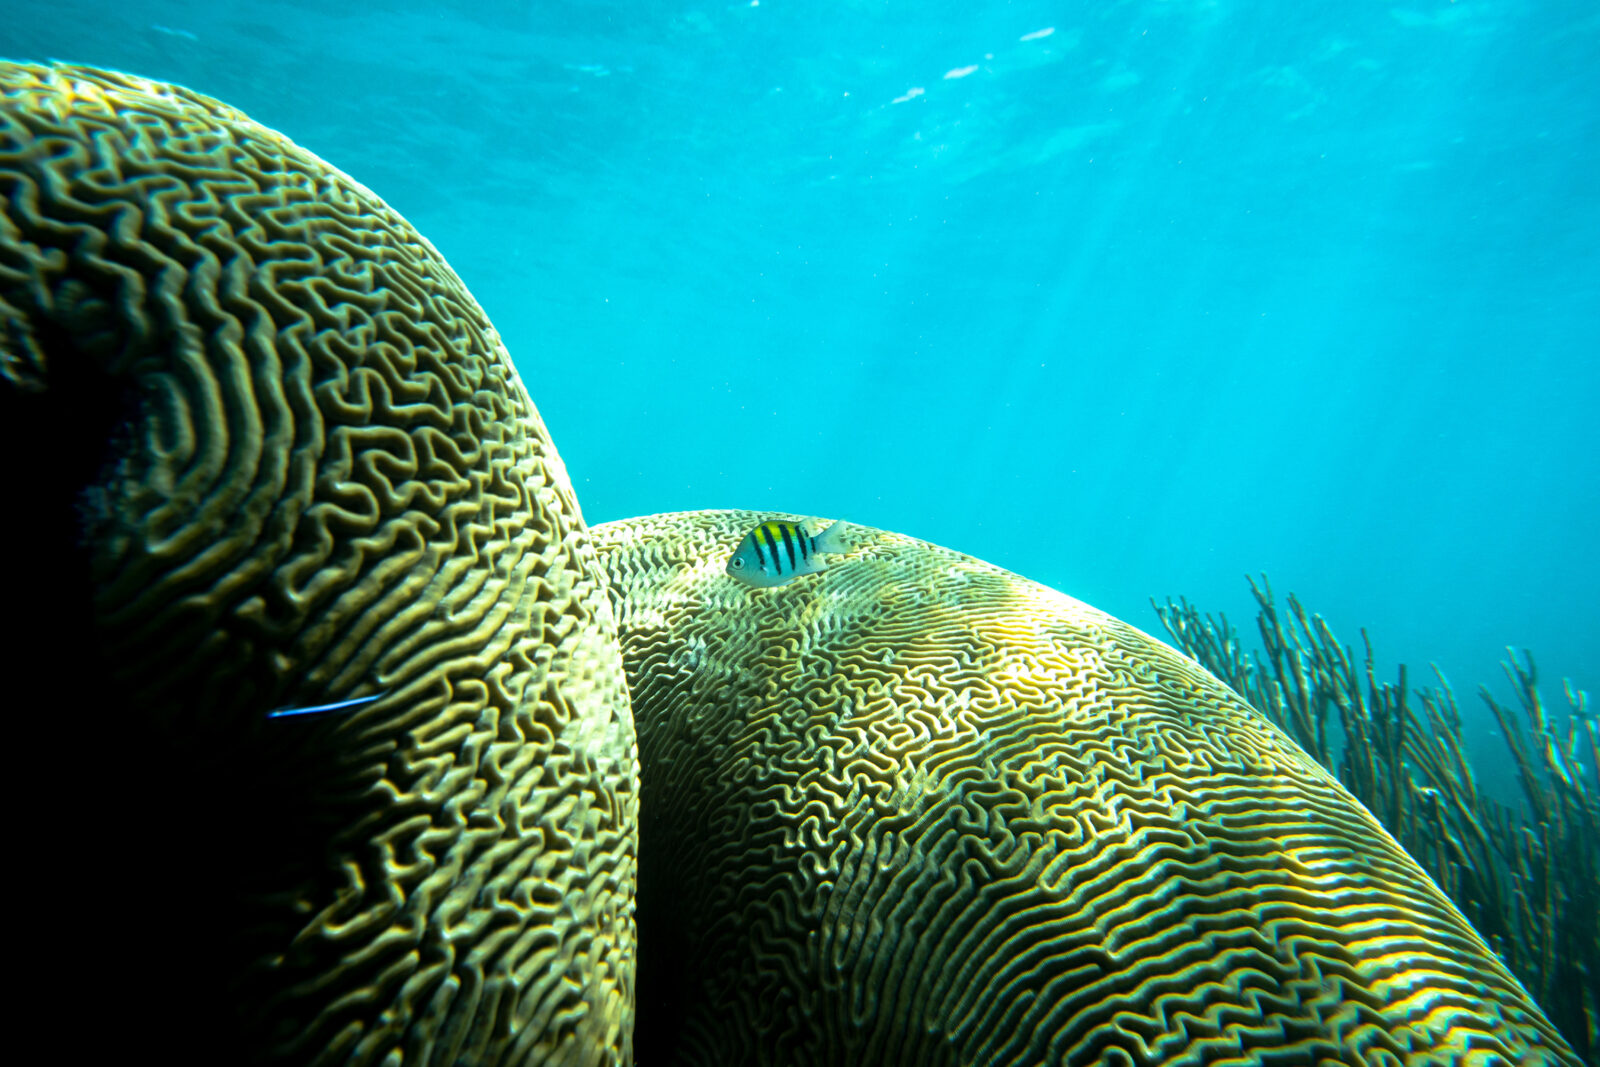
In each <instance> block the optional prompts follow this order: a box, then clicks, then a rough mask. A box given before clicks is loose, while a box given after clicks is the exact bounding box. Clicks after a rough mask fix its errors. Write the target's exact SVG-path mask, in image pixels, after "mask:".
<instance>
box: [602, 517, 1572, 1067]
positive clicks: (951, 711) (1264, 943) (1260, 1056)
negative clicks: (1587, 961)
mask: <svg viewBox="0 0 1600 1067" xmlns="http://www.w3.org/2000/svg"><path fill="white" fill-rule="evenodd" d="M773 517H774V516H771V515H768V514H759V513H754V512H741V511H707V512H688V513H682V514H673V515H657V516H650V517H646V518H640V519H633V520H628V521H625V522H615V523H605V524H602V525H600V526H597V527H596V528H595V529H594V536H595V538H596V541H597V543H598V544H599V546H600V551H601V557H602V559H603V561H604V564H605V567H606V570H607V572H608V573H609V575H610V577H611V582H612V595H613V599H614V602H615V604H616V606H617V611H618V625H619V628H620V633H621V639H622V647H623V656H624V662H625V664H626V667H627V672H628V679H629V684H630V686H631V688H632V692H633V702H634V703H633V707H634V713H635V716H636V721H637V724H638V731H639V742H640V752H641V759H642V766H643V769H644V773H643V782H642V790H643V793H642V798H643V803H644V810H645V816H644V822H643V841H644V852H643V865H642V867H641V874H640V896H641V923H642V926H643V928H644V929H645V931H646V945H647V948H646V959H645V968H644V970H643V971H641V975H642V977H641V987H640V988H641V1012H646V1011H652V1012H653V1011H654V1008H653V1007H652V1005H653V1004H654V1002H655V1001H656V1000H657V998H660V999H662V1000H663V1001H665V1002H667V1003H669V1004H671V1005H672V1008H673V1010H672V1011H671V1012H668V1013H666V1018H664V1019H660V1020H659V1021H658V1019H657V1017H656V1016H655V1015H654V1014H651V1015H648V1016H642V1018H643V1019H645V1020H647V1026H646V1027H642V1029H641V1038H640V1040H641V1041H642V1042H645V1041H647V1042H649V1045H648V1047H649V1048H651V1049H661V1050H662V1051H663V1052H669V1053H670V1055H669V1056H665V1057H664V1058H667V1059H669V1061H670V1062H675V1063H683V1064H696V1065H710V1064H746V1063H783V1064H816V1065H822V1064H884V1065H890V1064H909V1063H917V1064H961V1065H973V1064H995V1065H998V1064H1011V1065H1018V1067H1021V1065H1042V1064H1058V1063H1066V1064H1095V1063H1124V1064H1158V1063H1159V1064H1190V1063H1193V1064H1199V1063H1218V1062H1227V1063H1252V1062H1254V1063H1268V1062H1270V1063H1283V1064H1312V1063H1368V1064H1378V1063H1407V1064H1424V1063H1456V1062H1485V1063H1487V1062H1510V1063H1537V1062H1550V1063H1555V1062H1564V1063H1575V1062H1576V1060H1575V1059H1574V1058H1573V1057H1572V1056H1571V1053H1570V1051H1568V1049H1567V1047H1566V1045H1565V1044H1564V1043H1563V1041H1562V1039H1561V1038H1560V1036H1559V1035H1558V1034H1557V1033H1556V1031H1555V1030H1554V1028H1553V1027H1552V1026H1551V1025H1550V1024H1549V1022H1548V1021H1547V1020H1546V1019H1545V1017H1544V1016H1543V1015H1542V1014H1541V1013H1540V1012H1539V1010H1538V1008H1537V1007H1535V1006H1534V1004H1533V1003H1532V1002H1531V1001H1530V1000H1529V998H1528V996H1527V995H1526V993H1525V992H1524V991H1523V989H1522V988H1521V987H1520V986H1519V985H1518V984H1517V982H1516V980H1515V979H1514V978H1513V977H1512V976H1511V975H1510V974H1509V972H1507V970H1506V969H1505V968H1504V967H1503V966H1502V965H1501V964H1500V962H1499V961H1498V960H1497V959H1496V958H1495V957H1494V955H1493V954H1492V953H1491V952H1490V951H1489V949H1488V948H1487V947H1486V946H1485V944H1484V943H1483V941H1482V940H1481V939H1480V938H1479V937H1478V935H1477V934H1476V933H1474V932H1473V930H1472V929H1471V928H1470V927H1469V926H1468V924H1467V923H1466V921H1465V920H1464V919H1463V918H1462V916H1461V915H1460V914H1459V913H1458V912H1457V910H1456V909H1455V908H1454V907H1453V906H1452V905H1451V904H1450V903H1449V901H1448V900H1447V899H1446V898H1445V897H1444V896H1443V894H1441V893H1440V892H1439V890H1438V889H1437V888H1436V887H1435V886H1434V884H1433V883H1432V882H1431V881H1430V880H1429V879H1428V877H1427V876H1426V875H1425V874H1424V873H1423V871H1422V870H1421V869H1420V868H1419V867H1418V866H1417V865H1416V864H1415V863H1414V862H1413V861H1412V860H1411V859H1410V858H1409V857H1407V856H1406V855H1405V853H1404V852H1402V851H1401V849H1400V848H1399V847H1398V846H1397V845H1396V844H1395V842H1394V841H1393V839H1392V838H1391V837H1390V836H1389V835H1388V834H1387V833H1386V832H1385V831H1384V830H1383V829H1382V828H1381V827H1380V826H1379V825H1378V823H1377V822H1376V821H1375V820H1374V819H1373V818H1372V817H1371V816H1370V815H1369V814H1368V813H1367V811H1366V810H1365V809H1364V808H1362V807H1361V806H1360V805H1359V804H1358V803H1357V802H1356V801H1355V800H1353V799H1352V798H1351V797H1350V795H1349V794H1348V793H1347V792H1346V791H1345V790H1344V789H1343V788H1342V787H1341V786H1340V785H1339V784H1338V783H1337V782H1336V781H1335V780H1334V779H1333V778H1332V777H1330V776H1329V775H1328V774H1327V773H1326V772H1325V771H1324V770H1323V769H1322V768H1321V767H1320V766H1318V765H1317V764H1316V763H1315V762H1314V761H1312V760H1311V759H1310V758H1309V757H1307V756H1306V755H1305V754H1304V753H1303V752H1302V751H1301V750H1300V749H1299V748H1297V747H1296V746H1295V745H1294V744H1293V743H1292V742H1291V741H1290V740H1288V738H1286V737H1285V736H1284V735H1283V734H1282V733H1281V732H1280V731H1279V730H1278V729H1277V728H1276V727H1274V726H1272V725H1270V724H1269V723H1267V722H1266V721H1265V720H1264V719H1263V718H1262V717H1261V716H1259V715H1258V714H1257V713H1255V712H1254V711H1253V710H1251V709H1250V708H1249V707H1248V706H1247V705H1245V704H1244V703H1243V702H1241V701H1240V700H1239V699H1238V698H1237V697H1236V696H1235V695H1234V694H1233V693H1232V692H1230V691H1229V690H1227V689H1226V688H1225V687H1223V686H1222V685H1221V684H1220V683H1218V682H1217V681H1215V680H1214V679H1213V678H1212V677H1211V676H1210V675H1209V674H1207V673H1206V672H1205V671H1203V670H1201V669H1200V668H1199V667H1198V666H1196V665H1195V663H1194V662H1193V661H1191V660H1189V659H1188V658H1186V657H1184V656H1182V655H1180V654H1179V653H1177V652H1175V651H1173V650H1172V649H1171V648H1169V647H1167V646H1166V645H1163V644H1162V643H1160V642H1158V641H1156V640H1154V639H1152V638H1150V637H1148V636H1146V635H1145V634H1143V633H1141V632H1139V631H1137V630H1135V629H1134V628H1132V627H1130V626H1127V625H1125V624H1123V623H1120V622H1118V621H1116V620H1115V619H1112V618H1110V617H1109V616H1107V615H1104V614H1102V613H1101V612H1098V611H1095V610H1094V609H1092V608H1090V607H1088V606H1086V605H1084V604H1082V603H1079V602H1078V601H1076V600H1073V599H1072V598H1070V597H1067V596H1065V595H1063V594H1060V593H1057V592H1055V591H1053V590H1050V589H1047V588H1044V587H1042V586H1039V585H1037V584H1035V583H1032V582H1029V581H1026V580H1024V579H1022V578H1019V577H1017V576H1016V575H1013V574H1010V573H1008V572H1006V571H1003V570H1001V569H999V568H997V567H993V566H990V565H988V564H985V563H982V562H980V561H978V560H975V559H973V558H971V557H969V556H963V555H961V554H959V553H956V552H952V551H949V550H946V549H942V548H938V547H935V546H932V545H929V544H926V543H923V542H920V541H916V540H913V539H911V538H908V537H903V536H900V535H897V534H892V533H885V532H883V531H880V530H874V529H870V528H866V527H849V528H848V534H847V540H848V541H849V543H850V545H851V549H850V551H849V552H848V553H847V554H845V555H842V556H837V557H833V560H832V563H831V565H830V566H829V567H828V568H827V569H826V570H825V571H824V572H823V573H821V574H819V575H815V576H810V577H802V578H797V579H795V580H793V581H791V582H789V583H788V584H786V585H783V586H780V587H777V588H772V589H754V588H750V587H749V586H746V585H744V584H742V583H740V582H738V581H736V580H735V579H733V578H731V577H729V576H728V575H726V574H725V573H724V572H723V565H724V563H725V561H726V560H727V558H728V556H729V555H730V554H731V553H732V552H733V551H734V549H735V547H736V546H737V545H738V543H739V541H740V539H741V538H742V537H743V536H744V535H745V533H746V532H747V531H748V530H750V529H751V528H752V527H753V526H754V525H755V524H756V523H757V522H760V521H762V520H765V519H769V518H773ZM778 517H780V518H783V517H787V518H790V519H798V518H799V517H798V516H778ZM662 946H666V949H665V951H666V952H667V958H666V959H665V960H664V961H661V962H659V963H658V962H655V961H656V960H657V959H658V957H656V956H653V955H652V953H653V952H654V953H659V952H662V951H664V950H663V948H662ZM657 968H659V970H658V969H657ZM651 1028H655V1029H651ZM644 1047H646V1046H644V1045H641V1048H644ZM1497 1057H1504V1059H1498V1058H1497Z"/></svg>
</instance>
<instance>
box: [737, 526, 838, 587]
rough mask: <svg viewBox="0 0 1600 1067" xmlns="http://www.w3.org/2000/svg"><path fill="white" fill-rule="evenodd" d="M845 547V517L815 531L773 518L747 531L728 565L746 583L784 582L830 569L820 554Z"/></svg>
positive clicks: (760, 584)
mask: <svg viewBox="0 0 1600 1067" xmlns="http://www.w3.org/2000/svg"><path fill="white" fill-rule="evenodd" d="M846 547H847V546H846V545H845V543H844V522H843V520H838V521H835V522H834V524H833V525H832V526H829V527H828V528H827V529H826V530H823V531H822V532H820V533H813V532H812V531H811V530H810V529H808V528H807V524H806V523H803V522H785V521H784V520H782V519H773V520H771V521H769V522H764V523H761V524H760V525H759V526H757V527H756V528H755V529H753V530H751V531H750V532H749V533H747V534H745V535H744V540H743V541H740V542H739V547H738V548H736V549H734V551H733V555H732V556H730V557H728V565H727V567H726V568H725V569H726V571H727V572H728V573H729V574H731V575H733V576H734V577H735V578H737V579H739V581H741V582H743V583H744V584H746V585H753V586H758V587H765V586H774V585H782V584H783V583H785V582H787V581H788V580H789V579H791V578H793V577H795V576H796V575H800V574H816V573H818V572H819V571H824V570H827V568H828V565H827V564H826V563H824V562H822V560H820V559H818V558H817V557H818V556H825V555H828V554H830V553H837V552H844V551H846Z"/></svg>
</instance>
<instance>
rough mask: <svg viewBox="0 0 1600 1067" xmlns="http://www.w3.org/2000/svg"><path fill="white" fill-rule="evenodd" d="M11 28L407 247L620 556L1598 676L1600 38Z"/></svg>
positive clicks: (288, 23)
mask: <svg viewBox="0 0 1600 1067" xmlns="http://www.w3.org/2000/svg"><path fill="white" fill-rule="evenodd" d="M4 6H5V7H6V8H8V9H10V10H8V11H7V12H6V17H5V18H4V19H3V20H0V55H5V56H8V57H13V58H27V59H43V58H60V59H68V60H75V61H81V62H88V63H94V64H97V65H101V66H109V67H114V68H120V69H125V70H129V71H133V72H135V73H139V74H143V75H147V76H150V77H155V78H160V79H167V80H173V81H178V82H181V83H184V84H186V85H189V86H191V87H192V88H195V89H198V90H200V91H202V92H205V93H209V94H211V95H214V96H217V97H220V98H222V99H224V100H226V101H228V102H229V103H231V104H234V105H236V106H238V107H240V108H241V109H243V110H245V111H246V112H248V113H249V114H250V115H251V116H252V117H254V118H256V119H257V120H259V121H261V122H263V123H265V124H267V125H269V126H272V127H275V128H277V129H279V130H281V131H283V132H284V133H286V134H287V135H289V136H291V137H293V138H294V139H295V140H297V141H299V142H300V143H302V144H304V145H306V146H307V147H309V148H311V149H312V150H314V151H316V152H318V153H320V154H321V155H323V156H324V157H325V158H327V159H328V160H330V161H331V162H333V163H335V164H337V165H338V166H340V167H342V168H343V169H345V170H346V171H348V172H349V173H351V174H352V175H354V176H355V177H356V178H358V179H359V180H361V181H362V182H364V183H366V184H367V185H369V186H370V187H371V188H373V189H374V190H375V191H377V192H378V193H379V194H380V195H382V196H383V197H385V198H386V199H387V200H389V201H390V202H391V203H392V204H394V205H395V206H396V207H397V208H398V209H399V210H400V211H402V212H403V213H404V214H406V215H407V216H408V217H409V218H410V219H411V221H412V222H414V223H415V224H416V225H417V226H418V227H419V228H420V229H421V230H422V232H423V233H425V234H426V235H427V236H428V237H429V238H430V239H432V240H433V242H434V243H435V244H436V245H438V247H439V248H440V249H441V250H442V251H443V252H444V254H445V255H446V256H447V257H448V258H449V259H450V261H451V263H452V264H453V265H454V266H455V267H456V269H457V270H458V271H459V272H460V273H461V274H462V275H463V277H464V278H465V279H466V280H467V282H468V284H469V285H470V286H471V287H472V289H473V291H474V293H475V294H476V295H477V296H478V298H479V299H480V301H481V302H482V303H483V304H484V306H485V307H486V308H487V310H488V312H489V314H490V316H491V317H492V318H493V319H494V321H495V323H496V324H497V326H498V327H499V328H500V330H501V331H502V333H503V334H504V337H505V339H506V342H507V344H508V346H509V347H510V349H511V351H512V353H513V354H514V356H515V358H516V361H517V365H518V367H519V368H520V369H521V371H522V374H523V376H524V377H525V379H526V380H527V383H528V386H529V389H530V391H531V392H532V393H533V395H534V398H535V399H536V401H537V402H538V404H539V406H540V408H541V410H542V412H543V414H544V416H545V418H546V420H547V422H548V423H549V424H550V426H551V428H552V431H553V433H554V436H555V439H556V441H557V443H558V446H559V447H560V449H561V451H562V454H563V455H564V457H565V459H566V462H567V465H568V468H569V470H570V471H571V474H572V478H573V481H574V483H575V484H576V486H577V488H578V492H579V496H580V499H581V500H582V503H583V507H584V511H585V514H586V517H587V518H588V519H589V521H591V522H600V521H605V520H607V519H614V518H621V517H625V516H630V515H637V514H642V513H647V512H655V511H665V510H676V509H684V508H701V507H748V508H766V509H774V510H784V511H796V512H801V513H806V514H815V515H822V516H829V517H832V516H844V517H847V518H849V519H852V520H855V521H857V522H861V523H866V524H870V525H874V526H881V527H887V528H890V529H894V530H899V531H902V532H905V533H909V534H913V535H915V536H919V537H923V538H926V539H928V540H931V541H934V542H937V543H940V544H944V545H949V546H951V547H954V548H958V549H960V550H962V551H965V552H969V553H971V554H973V555H976V556H979V557H982V558H984V559H987V560H990V561H992V562H995V563H998V564H1001V565H1003V566H1006V567H1009V568H1011V569H1013V570H1016V571H1019V572H1021V573H1022V574H1025V575H1027V576H1029V577H1032V578H1036V579H1038V580H1040V581H1043V582H1046V583H1048V584H1050V585H1053V586H1056V587H1058V588H1060V589H1062V590H1064V591H1066V592H1068V593H1071V594H1073V595H1075V596H1077V597H1080V598H1081V599H1084V600H1087V601H1089V602H1090V603H1092V604H1094V605H1096V606H1098V607H1100V608H1103V609H1105V610H1107V611H1110V612H1112V613H1114V614H1117V615H1119V616H1122V617H1123V618H1126V619H1127V620H1129V621H1130V622H1133V623H1135V624H1136V625H1139V626H1142V627H1144V628H1146V629H1149V630H1152V631H1155V632H1158V633H1159V632H1160V627H1159V624H1158V622H1157V621H1156V619H1155V617H1154V613H1153V612H1152V611H1151V609H1150V606H1149V603H1148V598H1149V597H1151V596H1156V597H1163V598H1164V597H1165V596H1167V595H1169V594H1170V595H1177V594H1184V595H1186V596H1188V597H1189V598H1190V599H1191V600H1194V601H1196V602H1198V603H1199V604H1200V605H1202V606H1203V607H1206V608H1208V609H1212V610H1216V609H1221V610H1226V611H1228V612H1229V613H1230V615H1233V616H1234V617H1236V618H1237V619H1239V620H1240V621H1244V622H1248V620H1249V619H1250V618H1251V617H1252V615H1253V603H1252V601H1251V600H1250V597H1249V591H1248V588H1247V587H1246V585H1245V582H1244V575H1245V574H1246V573H1253V572H1258V571H1261V570H1265V571H1266V572H1268V574H1269V575H1270V576H1271V578H1272V580H1273V583H1274V585H1275V586H1276V587H1277V588H1278V590H1279V591H1280V593H1281V592H1285V591H1288V590H1293V591H1296V592H1297V593H1299V594H1300V595H1301V597H1302V598H1303V599H1304V601H1305V602H1306V603H1307V604H1308V605H1309V606H1310V607H1311V608H1312V609H1313V610H1317V611H1320V612H1322V613H1323V614H1324V615H1326V616H1327V617H1328V618H1329V619H1330V621H1331V622H1332V623H1333V625H1334V626H1335V628H1336V629H1337V630H1338V631H1340V632H1341V633H1342V634H1343V635H1345V637H1346V639H1347V640H1352V641H1354V640H1357V639H1358V635H1357V628H1358V627H1360V626H1366V627H1368V628H1369V629H1370V631H1371V633H1372V634H1373V636H1374V639H1375V641H1376V642H1377V645H1378V648H1379V650H1380V652H1381V653H1382V654H1383V658H1384V659H1385V661H1386V662H1387V663H1390V664H1392V662H1393V661H1394V660H1397V659H1405V660H1407V661H1408V662H1410V663H1411V664H1412V665H1413V668H1414V669H1416V668H1421V667H1423V665H1424V663H1425V662H1426V661H1427V660H1429V659H1434V660H1436V661H1437V662H1438V663H1439V664H1440V666H1441V667H1443V668H1444V670H1445V671H1446V672H1447V673H1448V674H1449V676H1450V677H1451V679H1452V681H1454V682H1455V683H1456V685H1457V688H1458V689H1461V690H1463V693H1462V694H1461V695H1462V698H1463V706H1464V707H1465V708H1469V709H1470V708H1472V707H1473V706H1474V705H1475V703H1476V701H1475V699H1474V698H1473V697H1472V696H1471V691H1472V690H1473V689H1474V688H1475V686H1476V685H1477V683H1479V682H1484V681H1494V680H1495V679H1496V678H1497V677H1498V667H1497V665H1496V664H1497V660H1498V658H1499V656H1500V654H1501V649H1502V646H1504V645H1506V644H1515V645H1518V646H1526V647H1528V648H1531V649H1532V650H1533V651H1534V653H1535V655H1536V656H1537V658H1538V662H1539V665H1540V667H1541V671H1542V673H1543V675H1544V676H1545V677H1546V678H1547V679H1548V680H1549V681H1550V682H1551V683H1552V684H1549V685H1547V686H1546V695H1547V697H1548V698H1551V699H1556V698H1557V697H1558V689H1557V684H1555V683H1556V679H1558V678H1559V677H1561V676H1563V675H1567V676H1570V677H1571V678H1572V679H1573V680H1574V682H1575V683H1576V684H1578V685H1581V686H1585V687H1588V688H1590V689H1591V690H1595V689H1600V613H1597V611H1596V605H1597V604H1600V563H1597V560H1596V553H1595V547H1596V544H1597V542H1600V536H1597V533H1600V462H1597V456H1600V447H1597V444H1596V433H1595V417H1596V411H1597V410H1600V369H1597V354H1600V177H1597V175H1600V16H1597V14H1596V9H1595V7H1594V5H1593V4H1592V3H1589V2H1581V3H1558V2H1532V0H1503V2H1468V0H1461V2H1457V3H1450V2H1445V0H1438V2H1434V0H1430V2H1416V3H1410V4H1402V5H1390V4H1368V3H1348V4H1339V5H1304V4H1300V5H1287V4H1271V5H1268V4H1234V3H1226V2H1165V3H1158V2H1142V3H1119V4H1101V3H1094V4H1089V3H1033V2H1017V3H1006V4H1000V3H995V4H987V5H974V4H970V3H960V4H958V3H950V2H947V0H940V2H931V3H918V4H911V3H821V2H814V3H790V2H783V0H761V2H760V3H759V4H750V3H745V4H738V5H730V4H704V5H697V4H693V3H641V2H633V3H622V2H615V3H571V4H553V3H536V4H511V3H484V2H476V0H475V2H471V3H468V2H454V3H432V2H430V3H427V4H420V3H419V4H388V5H378V4H366V5H360V6H361V8H362V10H361V12H360V13H359V14H351V13H348V12H350V11H352V10H354V8H355V7H356V5H344V4H335V3H326V2H318V3H236V4H217V3H213V2H206V3H144V4H140V3H124V4H109V3H62V2H54V3H51V4H48V5H47V4H27V5H24V4H21V3H19V2H18V0H5V3H4ZM1415 677H1417V675H1416V674H1415V673H1414V674H1413V678H1415ZM1502 688H1503V687H1502ZM1482 718H1483V719H1486V718H1487V717H1486V716H1484V717H1482ZM1473 731H1474V734H1473V736H1474V739H1475V740H1477V741H1483V740H1484V739H1485V738H1486V735H1487V731H1488V724H1487V722H1486V721H1480V720H1474V724H1473Z"/></svg>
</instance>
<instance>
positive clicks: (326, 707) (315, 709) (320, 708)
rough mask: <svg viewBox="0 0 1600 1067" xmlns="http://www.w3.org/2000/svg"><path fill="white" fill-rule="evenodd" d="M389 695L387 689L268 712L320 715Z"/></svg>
mask: <svg viewBox="0 0 1600 1067" xmlns="http://www.w3.org/2000/svg"><path fill="white" fill-rule="evenodd" d="M387 695H388V693H387V691H385V692H382V693H378V694H376V695H374V696H370V697H352V698H351V699H349V700H339V701H335V702H334V703H332V704H312V705H310V706H308V707H304V708H279V709H278V710H276V711H269V712H267V718H269V719H286V718H288V717H289V716H291V715H319V714H321V713H322V712H324V711H339V710H340V709H342V708H353V707H356V706H358V705H360V704H370V703H372V702H373V701H374V700H381V699H382V698H383V697H385V696H387Z"/></svg>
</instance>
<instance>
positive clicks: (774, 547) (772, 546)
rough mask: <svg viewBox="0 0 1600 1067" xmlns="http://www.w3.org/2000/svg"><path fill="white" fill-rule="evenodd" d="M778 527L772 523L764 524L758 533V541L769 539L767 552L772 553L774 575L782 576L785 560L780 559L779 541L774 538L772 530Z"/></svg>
mask: <svg viewBox="0 0 1600 1067" xmlns="http://www.w3.org/2000/svg"><path fill="white" fill-rule="evenodd" d="M776 525H777V524H776V523H771V522H769V523H764V524H763V525H762V527H761V529H760V530H758V531H757V537H758V539H759V538H761V537H765V538H766V539H767V551H768V552H770V553H772V573H773V574H782V573H783V560H781V559H779V558H778V539H777V538H776V537H773V536H772V528H773V527H774V526H776Z"/></svg>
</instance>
